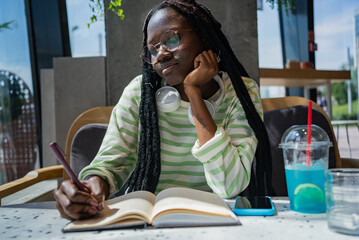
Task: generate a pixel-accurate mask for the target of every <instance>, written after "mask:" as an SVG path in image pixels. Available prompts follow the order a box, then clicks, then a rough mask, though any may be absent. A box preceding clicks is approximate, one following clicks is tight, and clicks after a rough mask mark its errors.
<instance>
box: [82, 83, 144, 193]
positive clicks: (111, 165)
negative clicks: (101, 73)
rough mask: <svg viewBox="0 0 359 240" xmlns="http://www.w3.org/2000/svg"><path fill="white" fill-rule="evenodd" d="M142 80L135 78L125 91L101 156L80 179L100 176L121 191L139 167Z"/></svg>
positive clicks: (111, 187) (112, 117)
mask: <svg viewBox="0 0 359 240" xmlns="http://www.w3.org/2000/svg"><path fill="white" fill-rule="evenodd" d="M140 82H141V77H137V78H135V79H134V80H133V81H132V82H131V83H130V84H129V85H128V86H127V87H126V88H125V89H124V91H123V94H122V96H121V98H120V100H119V102H118V104H117V105H116V106H115V108H114V110H113V111H112V115H111V118H110V122H109V126H108V129H107V132H106V134H105V137H104V139H103V142H102V144H101V147H100V149H99V152H98V153H97V155H96V157H95V158H94V160H93V161H92V162H91V164H90V165H89V166H87V167H85V168H84V169H83V170H82V171H81V172H80V174H79V175H80V178H81V179H83V178H85V177H86V176H88V175H98V176H100V177H102V178H103V179H105V180H106V181H107V183H108V184H109V186H110V194H112V193H114V192H116V191H118V190H119V189H120V188H121V187H122V185H123V184H124V183H125V182H126V180H127V179H128V177H129V175H130V173H131V172H132V171H133V168H134V166H135V164H136V159H137V143H138V131H139V129H138V127H139V122H138V119H139V112H138V109H139V101H140V97H139V96H140V92H141V89H140V86H141V84H140Z"/></svg>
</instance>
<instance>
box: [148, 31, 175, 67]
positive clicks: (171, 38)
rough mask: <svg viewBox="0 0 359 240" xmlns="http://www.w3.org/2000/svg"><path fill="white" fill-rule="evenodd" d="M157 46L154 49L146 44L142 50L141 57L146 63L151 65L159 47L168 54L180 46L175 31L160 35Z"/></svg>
mask: <svg viewBox="0 0 359 240" xmlns="http://www.w3.org/2000/svg"><path fill="white" fill-rule="evenodd" d="M157 45H158V46H157ZM157 45H156V46H157V47H155V46H154V45H152V44H148V45H147V46H145V47H144V48H143V52H142V54H141V57H142V58H143V59H144V60H145V61H146V62H147V63H150V64H151V63H152V60H154V59H156V58H157V54H158V51H160V48H161V47H163V48H164V49H165V50H166V51H170V52H172V51H175V50H176V49H177V48H178V46H179V45H180V39H179V36H178V34H177V33H176V32H175V31H173V30H169V31H166V32H164V33H163V34H162V35H161V38H160V43H159V44H157Z"/></svg>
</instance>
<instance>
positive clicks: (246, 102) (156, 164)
mask: <svg viewBox="0 0 359 240" xmlns="http://www.w3.org/2000/svg"><path fill="white" fill-rule="evenodd" d="M164 8H172V9H174V10H176V11H177V12H178V13H180V14H181V15H183V16H184V17H185V18H186V19H187V20H188V21H189V22H191V23H192V25H193V26H194V28H195V30H196V31H197V32H198V33H199V34H200V35H201V36H202V37H203V38H204V39H205V40H206V44H207V45H208V48H209V49H213V50H214V51H216V52H218V53H220V59H221V61H220V63H219V69H220V70H222V71H225V72H227V73H228V75H229V77H230V79H231V81H232V84H233V87H234V89H235V92H236V94H237V96H238V98H239V100H240V102H241V105H242V107H243V109H244V111H245V114H246V117H247V120H248V123H249V125H250V126H251V128H252V129H253V131H254V133H255V135H256V137H257V139H258V146H257V150H256V168H255V169H256V171H255V174H254V171H253V168H252V174H251V183H250V187H249V193H250V194H252V195H264V194H274V192H273V189H272V186H271V172H272V171H271V170H272V169H271V168H272V161H271V154H270V144H269V139H268V135H267V131H266V129H265V126H264V123H263V121H262V119H261V117H260V116H259V114H258V112H257V111H256V108H255V106H254V104H253V102H252V100H251V98H250V95H249V93H248V91H247V88H246V86H245V84H244V82H243V80H242V78H241V76H244V77H248V74H247V72H246V70H245V69H244V67H243V66H242V64H241V63H240V62H239V61H238V59H237V58H236V56H235V55H234V53H233V50H232V48H231V47H230V45H229V42H228V40H227V38H226V37H225V35H224V34H223V32H222V31H221V24H220V23H219V22H218V21H217V20H216V19H215V18H214V17H213V16H212V14H211V13H210V11H209V10H208V9H207V8H206V7H204V6H203V5H201V4H199V3H197V2H196V1H194V0H182V1H181V0H166V1H164V2H162V3H161V4H160V5H158V6H157V7H156V8H154V9H152V10H151V11H150V13H149V14H148V15H147V18H146V20H145V23H144V26H143V46H145V45H146V44H147V26H148V23H149V21H150V19H151V17H152V16H153V14H154V13H155V12H157V11H158V10H160V9H164ZM142 74H143V76H142V92H141V103H140V122H141V126H142V129H141V135H140V143H139V151H138V160H137V164H136V167H135V170H134V171H133V173H132V174H131V176H130V179H129V180H128V181H127V185H126V186H127V187H128V191H137V190H142V189H143V190H148V191H151V192H154V191H155V190H156V187H157V184H158V180H159V175H160V172H161V159H160V134H159V126H158V117H157V108H156V99H155V92H156V90H157V89H158V88H160V86H161V79H160V77H159V76H158V75H157V74H156V73H155V72H154V70H153V68H152V66H151V65H150V64H148V63H146V62H145V61H143V71H142ZM254 175H255V176H254ZM265 184H267V193H266V189H265Z"/></svg>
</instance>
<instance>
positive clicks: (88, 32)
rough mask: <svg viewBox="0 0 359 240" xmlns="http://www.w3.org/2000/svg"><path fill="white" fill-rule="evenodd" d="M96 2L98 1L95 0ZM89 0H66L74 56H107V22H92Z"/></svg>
mask: <svg viewBox="0 0 359 240" xmlns="http://www.w3.org/2000/svg"><path fill="white" fill-rule="evenodd" d="M95 2H96V1H95ZM89 3H90V1H89V0H66V7H67V18H68V25H69V35H70V44H71V53H72V57H91V56H106V42H105V22H104V21H103V20H101V19H99V21H97V22H95V23H93V24H90V27H88V26H87V24H88V23H90V22H91V20H90V19H91V16H92V12H91V8H90V6H89Z"/></svg>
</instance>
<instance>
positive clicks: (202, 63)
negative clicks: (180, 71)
mask: <svg viewBox="0 0 359 240" xmlns="http://www.w3.org/2000/svg"><path fill="white" fill-rule="evenodd" d="M193 64H194V70H193V71H192V72H190V73H189V74H188V75H187V77H186V78H185V79H184V81H183V85H184V87H185V88H186V87H198V88H201V87H202V86H204V85H205V84H206V83H208V82H209V81H210V80H211V79H212V78H213V77H214V76H215V75H216V74H217V73H218V62H217V55H216V54H215V53H214V52H213V51H212V50H209V51H203V52H202V53H200V54H199V55H198V56H197V57H196V58H195V59H194V63H193Z"/></svg>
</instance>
